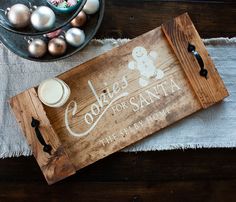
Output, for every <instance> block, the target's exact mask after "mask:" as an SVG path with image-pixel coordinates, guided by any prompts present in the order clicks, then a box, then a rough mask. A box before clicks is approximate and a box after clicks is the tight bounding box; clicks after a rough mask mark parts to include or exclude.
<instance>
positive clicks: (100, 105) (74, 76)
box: [10, 14, 228, 184]
mask: <svg viewBox="0 0 236 202" xmlns="http://www.w3.org/2000/svg"><path fill="white" fill-rule="evenodd" d="M190 44H191V45H193V46H190ZM194 48H195V51H194ZM194 54H195V55H194ZM203 65H204V66H203ZM200 69H202V70H203V71H201V75H200V74H199V71H200ZM205 70H207V71H208V75H207V77H206V75H205V74H204V72H205ZM205 73H206V72H205ZM58 78H60V79H62V80H63V81H65V82H66V83H67V84H68V86H69V87H70V89H71V96H70V99H69V101H68V102H67V103H66V104H65V105H64V106H63V107H60V108H50V107H47V106H45V105H43V104H42V103H41V102H40V100H39V99H38V96H37V87H34V88H31V89H29V90H27V91H25V92H23V93H21V94H19V95H17V96H15V97H13V98H11V100H10V105H11V107H12V110H13V112H14V114H15V116H16V119H17V121H18V122H19V124H20V126H21V128H22V130H23V132H24V134H25V136H26V138H27V140H28V143H29V145H30V146H31V149H32V151H33V154H34V156H35V158H36V160H37V162H38V164H39V166H40V168H41V170H42V172H43V174H44V176H45V178H46V180H47V182H48V183H49V184H53V183H55V182H57V181H59V180H61V179H63V178H65V177H67V176H69V175H72V174H74V173H75V172H76V170H79V169H81V168H83V167H85V166H88V165H89V164H92V163H94V162H95V161H97V160H100V159H102V158H104V157H106V156H108V155H110V154H112V153H114V152H116V151H119V150H120V149H122V148H124V147H126V146H128V145H131V144H133V143H135V142H137V141H138V140H141V139H143V138H145V137H147V136H148V135H150V134H153V133H154V132H156V131H158V130H160V129H162V128H164V127H166V126H168V125H170V124H172V123H174V122H176V121H178V120H180V119H183V118H184V117H186V116H188V115H190V114H192V113H194V112H196V111H198V110H200V109H204V108H207V107H209V106H211V105H213V104H214V103H217V102H219V101H221V100H222V99H223V98H224V97H226V96H228V92H227V90H226V88H225V86H224V83H223V81H222V80H221V78H220V76H219V74H218V72H217V70H216V68H215V66H214V64H213V62H212V60H211V58H210V56H209V54H208V52H207V50H206V48H205V47H204V44H203V42H202V40H201V38H200V37H199V35H198V33H197V31H196V29H195V27H194V25H193V24H192V22H191V20H190V18H189V16H188V15H187V14H183V15H181V16H179V17H177V18H175V19H174V20H172V21H170V22H168V23H166V24H163V25H162V26H161V27H158V28H156V29H154V30H152V31H150V32H148V33H146V34H144V35H142V36H140V37H137V38H135V39H133V40H132V41H130V42H129V43H127V44H125V45H123V46H120V47H118V48H114V49H113V50H111V51H109V52H107V53H105V54H103V55H101V56H98V57H96V58H94V59H92V60H90V61H88V62H86V63H84V64H82V65H80V66H78V67H75V68H73V69H71V70H69V71H67V72H65V73H63V74H61V75H59V76H58ZM32 117H33V118H34V119H37V120H39V121H40V127H39V130H40V132H41V134H42V136H43V139H44V141H45V142H46V143H47V144H48V145H51V146H52V152H51V154H49V153H47V152H44V151H43V146H42V145H41V144H40V142H39V140H38V138H37V136H36V135H35V130H34V128H32V126H31V121H32ZM76 135H77V136H79V137H75V136H76Z"/></svg>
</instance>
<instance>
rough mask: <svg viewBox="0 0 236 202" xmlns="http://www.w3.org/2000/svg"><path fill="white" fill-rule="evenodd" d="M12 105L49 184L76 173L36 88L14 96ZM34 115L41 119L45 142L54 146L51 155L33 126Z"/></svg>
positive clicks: (41, 129)
mask: <svg viewBox="0 0 236 202" xmlns="http://www.w3.org/2000/svg"><path fill="white" fill-rule="evenodd" d="M10 105H11V108H12V110H13V112H14V114H15V115H16V119H17V122H18V123H19V125H20V126H21V129H22V130H23V134H24V135H25V136H26V139H27V141H28V144H29V145H30V147H31V149H32V152H33V154H34V157H35V158H36V160H37V162H38V164H39V166H40V168H41V170H42V172H43V174H44V176H45V179H46V180H47V182H48V184H52V183H55V182H57V181H59V180H61V179H63V178H65V177H68V176H70V175H72V174H74V173H75V168H74V166H73V165H72V163H71V161H70V159H69V158H68V155H67V154H66V152H65V150H64V148H63V146H62V144H61V141H60V140H59V138H58V135H57V134H56V133H55V131H54V129H53V128H52V126H51V124H50V122H49V120H48V118H47V115H46V113H45V111H44V109H43V105H42V103H41V102H40V101H39V99H38V96H37V93H36V91H35V89H34V88H31V89H29V90H28V91H25V92H23V93H21V94H19V95H18V96H16V97H13V98H12V99H11V100H10ZM32 117H33V118H35V119H38V120H40V127H39V129H40V131H41V133H42V136H43V138H44V140H45V142H46V143H48V144H50V145H51V146H52V152H51V155H50V154H48V153H46V152H44V151H43V146H42V145H41V144H40V142H39V140H38V139H37V136H36V135H35V130H34V128H32V127H31V120H32Z"/></svg>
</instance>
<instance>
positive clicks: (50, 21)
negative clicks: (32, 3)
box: [31, 6, 56, 31]
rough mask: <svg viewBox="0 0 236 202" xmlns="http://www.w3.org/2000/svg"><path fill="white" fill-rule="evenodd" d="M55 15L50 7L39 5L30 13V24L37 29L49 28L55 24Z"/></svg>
mask: <svg viewBox="0 0 236 202" xmlns="http://www.w3.org/2000/svg"><path fill="white" fill-rule="evenodd" d="M55 21H56V16H55V13H54V12H53V11H52V9H51V8H49V7H47V6H40V7H38V8H36V10H35V11H34V12H33V13H32V15H31V24H32V25H33V27H34V28H35V29H36V30H38V31H45V30H49V29H51V28H52V27H53V26H54V25H55Z"/></svg>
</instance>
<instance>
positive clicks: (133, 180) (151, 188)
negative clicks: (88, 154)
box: [0, 149, 236, 202]
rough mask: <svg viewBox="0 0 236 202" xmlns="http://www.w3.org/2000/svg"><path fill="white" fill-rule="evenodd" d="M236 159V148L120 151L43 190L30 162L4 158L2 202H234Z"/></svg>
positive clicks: (0, 172)
mask: <svg viewBox="0 0 236 202" xmlns="http://www.w3.org/2000/svg"><path fill="white" fill-rule="evenodd" d="M235 154H236V150H234V149H230V150H229V149H210V150H209V149H202V150H199V149H198V150H185V151H181V150H173V151H162V152H138V153H124V152H118V153H116V154H113V155H111V156H109V157H107V158H106V159H103V160H101V161H98V162H96V163H94V164H93V165H90V166H88V167H86V168H84V169H82V170H80V171H78V173H77V174H76V175H74V176H73V177H69V178H68V179H66V180H65V181H62V182H59V183H56V184H54V185H53V186H47V185H46V183H45V182H44V180H43V177H42V176H41V175H40V169H39V168H38V167H37V166H35V162H34V158H33V157H20V158H11V159H5V160H1V161H0V179H1V181H0V190H1V191H0V201H3V202H12V201H19V202H21V201H22V202H23V201H24V202H28V201H32V200H33V201H35V202H37V201H54V202H57V201H58V202H61V201H68V198H69V199H70V201H86V202H87V201H92V202H94V201H115V202H116V201H117V202H120V201H124V202H126V201H135V202H139V201H150V202H153V201H161V202H179V201H194V202H205V201H206V202H221V201H227V202H234V201H235V197H236V193H235V187H236V173H235V169H236V155H235ZM16 168H17V171H16ZM26 176H27V177H26Z"/></svg>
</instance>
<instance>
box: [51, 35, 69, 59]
mask: <svg viewBox="0 0 236 202" xmlns="http://www.w3.org/2000/svg"><path fill="white" fill-rule="evenodd" d="M66 48H67V45H66V42H65V40H64V39H63V38H61V37H58V38H54V39H51V40H50V41H49V43H48V51H49V53H50V54H51V55H53V56H61V55H63V54H64V53H65V52H66Z"/></svg>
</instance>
